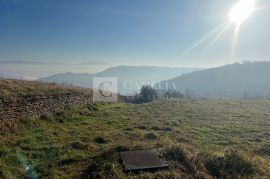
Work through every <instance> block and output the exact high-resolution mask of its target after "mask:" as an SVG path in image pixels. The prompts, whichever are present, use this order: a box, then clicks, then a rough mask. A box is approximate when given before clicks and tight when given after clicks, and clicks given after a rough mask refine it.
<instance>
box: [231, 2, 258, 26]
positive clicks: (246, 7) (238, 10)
mask: <svg viewBox="0 0 270 179" xmlns="http://www.w3.org/2000/svg"><path fill="white" fill-rule="evenodd" d="M254 10H255V0H240V1H239V2H238V3H237V4H236V5H235V6H234V7H233V8H232V10H231V12H230V21H231V22H232V23H235V24H236V25H240V24H241V23H242V22H243V21H244V20H245V19H246V18H248V17H249V16H250V15H251V14H252V12H253V11H254Z"/></svg>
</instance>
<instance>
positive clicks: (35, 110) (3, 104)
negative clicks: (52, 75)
mask: <svg viewBox="0 0 270 179" xmlns="http://www.w3.org/2000/svg"><path fill="white" fill-rule="evenodd" d="M88 103H92V96H87V95H84V94H78V93H65V94H51V95H36V96H23V97H13V98H12V99H11V98H10V99H0V121H1V120H9V119H25V118H29V117H35V118H38V117H40V116H41V115H43V114H46V115H52V114H54V113H56V112H59V111H61V110H63V109H65V108H66V107H71V108H73V107H79V106H82V105H86V104H88Z"/></svg>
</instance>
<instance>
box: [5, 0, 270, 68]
mask: <svg viewBox="0 0 270 179" xmlns="http://www.w3.org/2000/svg"><path fill="white" fill-rule="evenodd" d="M236 2H237V0H76V1H75V0H0V61H7V60H25V61H42V62H65V63H74V62H82V61H104V62H108V63H112V64H123V65H159V66H197V67H199V66H203V67H206V66H217V65H221V64H228V63H233V62H236V61H242V60H260V61H261V60H269V61H270V53H269V45H270V31H269V29H270V21H269V19H270V10H269V9H267V8H268V7H270V2H269V0H257V5H256V6H258V7H263V8H264V9H263V10H259V11H256V12H254V13H253V14H252V16H250V17H249V18H248V19H247V20H246V21H245V22H244V23H243V24H242V25H241V28H240V31H239V33H238V36H237V43H236V45H235V46H234V47H233V45H232V44H233V43H232V42H233V34H234V28H233V27H230V28H228V29H227V31H225V32H224V34H223V35H222V36H221V37H220V38H218V39H217V40H216V42H215V43H213V44H212V45H211V46H209V44H210V43H211V41H212V40H213V39H214V38H215V35H217V33H216V34H213V35H212V36H209V38H207V39H206V40H205V41H203V42H202V43H200V44H199V45H198V46H196V47H195V48H193V49H190V48H191V47H192V46H193V45H194V44H195V43H196V42H197V41H199V40H200V39H201V38H202V37H203V36H205V35H206V34H207V33H209V32H210V31H212V30H213V29H215V28H216V27H217V26H219V25H220V24H222V23H224V22H225V21H227V20H228V14H229V12H230V9H231V8H232V6H233V5H234V4H235V3H236ZM208 46H209V47H208Z"/></svg>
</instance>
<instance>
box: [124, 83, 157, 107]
mask: <svg viewBox="0 0 270 179" xmlns="http://www.w3.org/2000/svg"><path fill="white" fill-rule="evenodd" d="M157 98H158V93H157V91H156V90H155V89H154V88H152V87H151V86H150V85H146V86H143V87H142V88H141V90H140V94H137V95H135V96H132V97H131V99H129V97H127V99H126V100H127V101H130V102H134V103H145V102H150V101H153V100H155V99H157Z"/></svg>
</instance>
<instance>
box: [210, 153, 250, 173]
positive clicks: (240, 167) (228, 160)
mask: <svg viewBox="0 0 270 179" xmlns="http://www.w3.org/2000/svg"><path fill="white" fill-rule="evenodd" d="M205 167H206V169H207V170H208V171H209V172H210V173H211V175H213V176H215V177H219V178H238V177H240V176H250V175H252V174H254V172H255V169H254V166H253V165H252V163H250V162H249V161H247V160H246V159H245V158H244V157H243V156H242V155H240V154H239V153H238V152H237V151H235V150H230V151H227V152H225V155H224V156H216V157H214V158H212V159H210V160H208V161H206V164H205Z"/></svg>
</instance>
